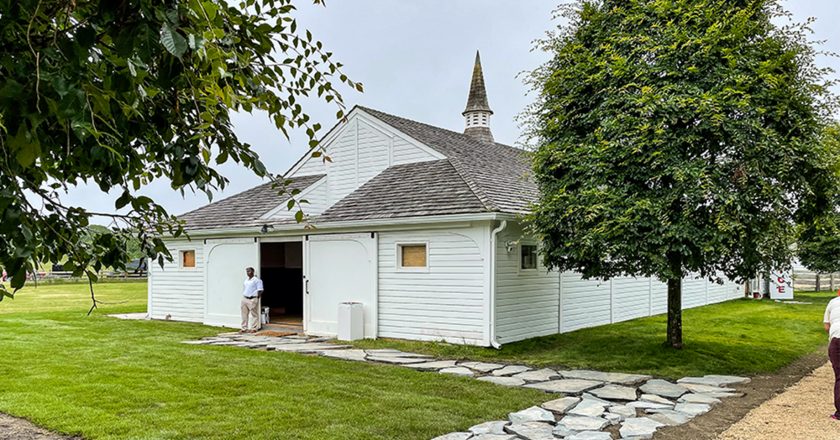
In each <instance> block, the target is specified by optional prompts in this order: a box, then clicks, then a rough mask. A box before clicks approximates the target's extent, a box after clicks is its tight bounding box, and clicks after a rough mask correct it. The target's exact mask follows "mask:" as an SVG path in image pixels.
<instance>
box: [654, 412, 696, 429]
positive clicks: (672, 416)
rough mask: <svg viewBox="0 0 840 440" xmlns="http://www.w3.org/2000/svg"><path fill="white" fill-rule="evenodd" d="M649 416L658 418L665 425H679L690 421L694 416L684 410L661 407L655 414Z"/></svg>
mask: <svg viewBox="0 0 840 440" xmlns="http://www.w3.org/2000/svg"><path fill="white" fill-rule="evenodd" d="M647 418H649V419H651V420H656V421H657V422H659V423H662V424H663V425H668V426H679V425H682V424H685V423H688V422H689V421H690V420H691V419H692V418H693V417H692V416H691V415H690V414H686V413H684V412H680V411H674V410H672V409H661V410H657V411H656V413H654V414H649V415H647Z"/></svg>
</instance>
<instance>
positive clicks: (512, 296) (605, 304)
mask: <svg viewBox="0 0 840 440" xmlns="http://www.w3.org/2000/svg"><path fill="white" fill-rule="evenodd" d="M497 238H498V241H497V244H496V248H495V252H496V256H495V257H496V290H495V295H496V298H495V301H496V302H495V325H496V338H497V340H498V342H500V343H503V344H504V343H509V342H513V341H518V340H522V339H527V338H531V337H535V336H541V335H548V334H552V333H556V332H558V331H559V332H561V333H563V332H570V331H574V330H577V329H581V328H586V327H595V326H599V325H605V324H611V323H615V322H621V321H627V320H630V319H636V318H641V317H645V316H652V315H658V314H662V313H666V312H667V304H668V290H667V285H666V284H665V283H663V282H661V281H659V280H656V279H651V278H635V277H616V278H612V279H610V280H598V279H590V280H585V279H583V278H582V277H581V275H580V274H579V273H576V272H564V273H563V274H562V275H560V276H558V274H557V272H548V271H545V269H544V268H543V267H542V266H540V267H539V270H538V271H537V272H531V273H523V272H521V271H520V270H519V257H520V254H519V246H518V245H516V243H517V242H523V243H526V244H527V243H529V240H528V238H527V237H524V238H523V236H522V233H521V229H520V228H519V226H518V225H516V224H513V225H509V226H508V228H507V229H505V230H504V231H502V232H501V233H500V234H499V236H498V237H497ZM509 242H512V243H514V245H513V247H514V248H515V250H513V251H512V252H508V251H507V246H505V245H506V243H509ZM741 296H742V294H741V287H740V286H739V285H738V284H736V283H733V282H731V281H726V282H724V283H723V284H717V283H713V282H709V281H708V280H707V279H704V278H697V277H695V276H689V277H686V278H685V279H684V280H683V308H684V309H688V308H692V307H698V306H702V305H706V304H713V303H718V302H722V301H728V300H730V299H735V298H740V297H741ZM558 311H559V322H558Z"/></svg>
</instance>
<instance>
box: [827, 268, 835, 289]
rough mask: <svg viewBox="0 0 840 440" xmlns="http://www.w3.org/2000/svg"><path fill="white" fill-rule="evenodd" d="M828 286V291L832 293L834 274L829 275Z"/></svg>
mask: <svg viewBox="0 0 840 440" xmlns="http://www.w3.org/2000/svg"><path fill="white" fill-rule="evenodd" d="M829 277H830V278H829V281H828V285H829V286H830V287H829V288H828V289H829V290H831V291H832V292H834V272H832V273H831V274H830V275H829Z"/></svg>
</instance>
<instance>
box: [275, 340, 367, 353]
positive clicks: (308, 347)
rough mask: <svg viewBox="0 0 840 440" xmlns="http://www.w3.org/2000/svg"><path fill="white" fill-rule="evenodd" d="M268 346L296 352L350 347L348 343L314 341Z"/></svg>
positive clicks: (315, 351)
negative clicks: (336, 343)
mask: <svg viewBox="0 0 840 440" xmlns="http://www.w3.org/2000/svg"><path fill="white" fill-rule="evenodd" d="M269 347H270V348H273V349H275V350H277V351H288V352H297V353H318V352H319V351H321V350H333V349H337V348H350V346H349V345H334V344H324V343H321V342H316V343H311V344H310V343H303V344H282V345H269Z"/></svg>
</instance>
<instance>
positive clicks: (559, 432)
mask: <svg viewBox="0 0 840 440" xmlns="http://www.w3.org/2000/svg"><path fill="white" fill-rule="evenodd" d="M577 433H578V432H577V431H572V430H571V429H569V428H567V427H565V426H563V425H557V426H555V427H554V431H552V434H554V436H555V437H560V438H566V437H568V436H570V435H575V434H577Z"/></svg>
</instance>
